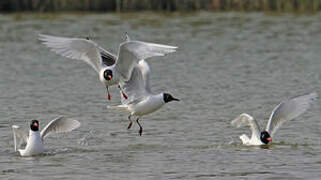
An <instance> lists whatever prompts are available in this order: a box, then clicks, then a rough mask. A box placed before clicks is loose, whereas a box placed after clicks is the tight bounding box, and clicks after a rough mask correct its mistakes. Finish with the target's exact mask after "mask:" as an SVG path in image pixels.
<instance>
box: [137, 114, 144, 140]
mask: <svg viewBox="0 0 321 180" xmlns="http://www.w3.org/2000/svg"><path fill="white" fill-rule="evenodd" d="M138 120H139V118H137V119H136V122H137V124H138V126H139V131H138V133H139V135H140V136H142V133H143V127H142V125H140V123H139V121H138Z"/></svg>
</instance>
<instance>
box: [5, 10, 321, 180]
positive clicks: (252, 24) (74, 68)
mask: <svg viewBox="0 0 321 180" xmlns="http://www.w3.org/2000/svg"><path fill="white" fill-rule="evenodd" d="M320 19H321V14H315V15H267V14H261V13H244V14H243V13H207V12H200V13H191V14H154V13H133V14H131V13H129V14H13V15H0V32H1V33H0V92H1V93H0V115H1V117H0V118H1V120H0V138H1V141H0V147H1V149H0V170H1V171H0V179H15V180H16V179H126V180H127V179H130V180H145V179H146V180H147V179H148V180H150V179H155V180H159V179H164V180H167V179H184V180H186V179H198V180H207V179H226V180H228V179H244V180H245V179H246V180H247V179H253V180H256V179H269V180H272V179H273V180H280V179H320V176H321V172H320V167H321V140H320V136H321V121H320V116H321V111H320V107H321V103H320V100H319V99H318V100H317V101H316V102H315V103H314V104H313V106H312V107H311V108H310V109H309V110H308V112H307V113H305V114H304V115H302V116H300V117H299V118H296V119H295V120H293V121H291V122H287V123H286V124H284V125H283V126H282V128H281V129H280V130H279V131H278V133H277V135H276V137H275V138H274V139H273V140H274V141H273V145H270V146H267V147H264V148H260V147H245V146H242V145H241V142H240V140H239V139H238V136H240V135H241V134H243V133H247V134H249V132H250V131H249V128H248V127H244V128H240V129H237V128H234V127H232V126H231V125H230V122H231V120H232V119H234V118H235V117H236V116H238V115H239V114H240V113H243V112H246V113H249V114H251V115H253V116H254V117H255V118H256V119H257V120H258V121H259V123H260V125H261V127H262V128H263V127H264V126H265V124H266V122H267V119H268V117H269V115H270V113H271V111H272V109H273V108H274V107H275V106H276V105H277V104H279V103H280V102H281V101H282V100H285V99H288V98H291V97H293V96H297V95H301V94H305V93H308V92H312V91H316V92H318V93H319V94H321V90H320V89H321V21H320ZM125 32H128V34H129V35H130V36H131V37H132V39H137V40H142V41H148V42H155V43H162V44H169V45H174V46H178V47H179V49H178V51H177V52H176V53H174V54H170V55H168V56H166V57H164V58H159V57H157V58H152V59H150V60H149V61H148V62H149V64H150V66H151V69H152V74H151V81H152V89H153V91H154V92H161V91H166V92H170V93H171V94H173V95H174V96H175V97H178V98H180V99H181V101H180V102H173V103H169V104H166V106H164V107H163V108H162V109H160V110H159V111H157V112H155V113H153V114H151V115H147V116H144V117H143V119H142V121H141V123H142V125H143V127H144V132H143V136H141V137H140V136H139V135H138V126H137V125H136V124H134V126H133V127H132V129H131V130H127V125H128V120H127V114H125V113H121V112H118V111H112V110H109V109H107V108H106V105H107V104H109V105H116V104H119V101H120V96H119V94H118V89H117V88H116V87H114V88H111V93H112V100H111V101H110V102H107V98H106V97H107V96H106V91H105V88H104V86H103V85H102V84H101V83H100V81H99V80H98V78H97V74H96V72H95V71H94V70H93V69H92V68H91V67H90V66H88V65H87V64H86V63H84V62H81V61H76V60H69V59H66V58H63V57H61V56H59V55H56V54H54V53H52V52H50V51H49V50H48V49H47V48H46V47H45V46H44V45H42V44H41V43H40V42H39V41H38V40H37V35H38V34H39V33H44V34H51V35H57V36H66V37H83V38H84V37H88V36H89V37H91V38H92V39H93V40H94V41H96V42H97V43H98V44H100V45H101V46H102V47H104V48H106V49H108V50H110V51H112V52H114V53H116V52H117V49H118V45H119V43H121V42H122V41H123V37H124V33H125ZM59 115H64V116H67V117H72V118H74V119H77V120H79V121H80V122H81V123H82V126H81V127H80V128H79V129H77V130H75V131H73V132H71V133H66V134H58V135H52V136H50V137H48V138H47V139H46V143H45V146H46V149H47V150H46V153H45V154H44V155H42V156H36V157H28V158H25V157H20V156H19V155H18V154H17V153H15V152H14V148H13V137H12V131H11V128H10V125H11V124H17V125H21V126H25V127H27V126H28V124H29V122H30V120H32V119H38V120H40V126H42V127H44V125H45V124H46V123H48V122H49V121H50V120H51V119H53V118H55V117H57V116H59Z"/></svg>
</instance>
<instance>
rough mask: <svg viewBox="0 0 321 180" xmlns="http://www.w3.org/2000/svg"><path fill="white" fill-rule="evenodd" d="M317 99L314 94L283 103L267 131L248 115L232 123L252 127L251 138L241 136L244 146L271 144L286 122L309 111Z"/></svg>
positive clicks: (274, 113) (272, 118)
mask: <svg viewBox="0 0 321 180" xmlns="http://www.w3.org/2000/svg"><path fill="white" fill-rule="evenodd" d="M317 97H318V95H317V94H316V93H315V92H313V93H309V94H305V95H302V96H297V97H294V98H292V99H289V100H286V101H283V102H281V103H280V104H279V105H278V106H276V107H275V108H274V109H273V111H272V113H271V115H270V118H269V120H268V123H267V125H266V128H265V130H261V129H260V127H259V124H258V123H257V121H256V120H255V119H254V118H253V117H252V116H250V115H248V114H246V113H243V114H241V115H239V116H238V117H237V118H236V119H234V120H233V121H232V122H231V123H232V125H234V126H237V127H241V126H249V127H250V129H251V132H252V135H251V138H249V137H248V136H247V135H245V134H243V135H241V136H240V139H241V141H242V143H243V144H244V145H264V144H269V143H271V142H272V138H273V137H274V135H275V133H276V131H277V130H278V129H279V128H280V127H281V125H282V124H283V123H284V122H286V121H290V120H292V119H294V118H297V117H298V116H300V115H301V114H303V113H304V112H305V111H307V109H308V108H309V107H310V106H311V104H312V102H313V101H314V100H315V99H316V98H317Z"/></svg>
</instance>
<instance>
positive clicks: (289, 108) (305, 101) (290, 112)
mask: <svg viewBox="0 0 321 180" xmlns="http://www.w3.org/2000/svg"><path fill="white" fill-rule="evenodd" d="M317 97H318V95H317V93H315V92H313V93H310V94H305V95H302V96H298V97H294V98H292V99H290V100H287V101H283V102H281V103H280V104H279V105H278V106H276V107H275V108H274V110H273V111H272V114H271V116H270V119H269V121H268V123H267V126H266V131H267V132H269V133H270V135H271V136H273V135H274V134H275V132H276V131H277V130H278V128H280V126H281V125H282V124H283V123H284V122H285V121H289V120H292V119H294V118H296V117H298V116H300V115H301V114H303V113H304V112H305V111H306V110H307V109H308V108H309V107H310V106H311V103H312V102H313V100H315V99H316V98H317Z"/></svg>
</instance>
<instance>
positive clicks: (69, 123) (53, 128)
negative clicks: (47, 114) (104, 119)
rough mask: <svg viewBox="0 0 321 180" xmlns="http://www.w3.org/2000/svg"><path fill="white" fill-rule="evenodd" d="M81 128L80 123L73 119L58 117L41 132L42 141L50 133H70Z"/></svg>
mask: <svg viewBox="0 0 321 180" xmlns="http://www.w3.org/2000/svg"><path fill="white" fill-rule="evenodd" d="M78 127H80V122H79V121H77V120H74V119H71V118H65V117H58V118H56V119H54V120H52V121H50V122H49V123H48V124H47V126H46V127H45V128H44V129H43V130H42V131H41V132H40V135H41V137H42V139H44V138H45V137H46V136H47V135H49V134H50V133H62V132H69V131H72V130H74V129H76V128H78Z"/></svg>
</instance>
